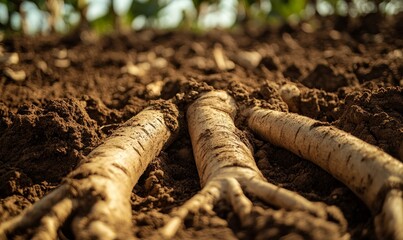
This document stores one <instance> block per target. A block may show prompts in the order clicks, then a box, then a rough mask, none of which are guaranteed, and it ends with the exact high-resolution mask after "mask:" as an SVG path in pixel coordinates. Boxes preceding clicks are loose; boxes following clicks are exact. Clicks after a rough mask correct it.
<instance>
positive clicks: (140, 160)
mask: <svg viewBox="0 0 403 240" xmlns="http://www.w3.org/2000/svg"><path fill="white" fill-rule="evenodd" d="M171 112H172V113H173V114H174V115H175V116H171V119H174V118H175V117H177V116H178V111H177V109H176V107H175V108H174V109H172V111H171ZM165 115H166V114H164V112H162V111H160V110H155V109H152V108H149V109H145V110H143V111H142V112H140V113H139V114H138V115H136V116H135V117H133V118H131V119H130V120H128V121H127V122H125V123H124V124H123V125H122V126H121V127H120V128H118V129H117V130H116V131H115V132H114V133H113V134H112V135H111V136H110V137H108V138H107V139H106V140H105V142H104V143H103V144H101V145H100V146H98V147H97V148H95V149H94V150H93V151H92V152H91V153H90V154H89V155H88V156H87V158H86V159H85V160H84V161H83V162H81V163H80V165H79V166H78V167H77V169H76V170H74V171H73V172H72V173H70V174H69V175H68V177H67V178H66V179H65V180H64V182H63V184H62V185H61V186H60V187H59V188H57V189H56V190H54V191H53V192H52V193H50V194H49V195H47V196H46V197H44V198H43V199H41V200H40V201H38V202H37V203H35V204H34V205H33V206H31V207H30V208H28V209H26V210H25V211H24V212H23V213H21V214H20V215H19V216H17V217H15V218H13V219H11V220H9V221H7V222H5V223H3V224H2V225H1V226H0V239H1V240H3V239H7V237H8V236H9V235H13V234H15V231H21V230H24V229H26V228H31V227H33V226H36V225H37V224H38V222H39V227H38V228H36V230H35V232H34V234H33V236H31V237H32V238H33V239H55V238H56V237H57V231H58V229H59V228H60V227H61V226H62V225H63V224H64V222H65V221H66V219H67V218H68V217H70V218H71V219H72V222H71V225H72V232H73V234H74V236H75V238H77V239H132V238H133V236H132V233H131V225H132V223H131V204H130V194H131V191H132V189H133V187H134V185H135V184H136V183H137V181H138V179H139V178H140V176H141V175H142V173H143V172H144V171H145V169H146V167H147V166H148V164H149V163H150V162H151V160H152V159H154V158H155V157H156V156H157V155H158V154H159V152H160V151H161V149H162V148H163V147H164V145H165V144H166V143H167V142H168V140H169V139H170V137H171V136H172V131H171V130H172V129H170V128H172V127H168V126H167V125H166V124H165V121H164V119H165V117H166V116H165ZM176 125H177V124H176Z"/></svg>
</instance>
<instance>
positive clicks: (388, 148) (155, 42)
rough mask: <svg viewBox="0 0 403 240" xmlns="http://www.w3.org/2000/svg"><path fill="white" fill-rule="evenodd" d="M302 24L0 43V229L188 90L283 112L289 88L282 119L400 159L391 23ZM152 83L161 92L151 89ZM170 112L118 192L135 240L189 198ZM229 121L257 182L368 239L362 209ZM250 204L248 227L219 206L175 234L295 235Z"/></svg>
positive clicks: (398, 28) (188, 170)
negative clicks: (326, 208) (128, 189)
mask: <svg viewBox="0 0 403 240" xmlns="http://www.w3.org/2000/svg"><path fill="white" fill-rule="evenodd" d="M312 23H313V24H312V25H307V24H301V25H300V26H299V27H292V26H285V27H282V28H280V29H275V30H274V29H269V28H261V27H252V26H245V27H243V28H239V29H234V30H211V31H209V32H207V33H205V34H196V33H190V32H186V31H175V32H172V31H156V30H143V31H140V32H135V33H130V34H115V35H109V36H104V37H100V38H94V37H90V36H89V35H88V34H87V35H84V34H82V36H81V40H80V38H79V37H78V36H77V35H68V36H47V37H36V38H26V37H13V38H12V39H7V40H4V41H3V42H2V43H1V47H2V52H3V53H2V54H5V53H13V52H16V53H18V56H19V62H18V63H17V64H12V65H9V64H6V63H5V62H1V63H0V69H1V72H0V223H1V222H3V221H5V220H7V219H9V218H11V217H12V216H15V215H17V214H18V213H20V212H21V211H22V210H23V209H24V208H26V207H28V206H30V205H31V204H32V203H34V202H35V201H38V200H39V199H40V198H42V197H43V196H44V195H45V194H46V193H48V192H49V191H51V190H52V189H54V188H56V187H57V186H58V185H59V183H60V181H61V180H62V178H63V177H64V176H66V175H67V174H68V173H69V172H70V171H71V170H72V169H74V168H75V166H76V165H77V163H78V162H79V161H80V160H81V159H83V158H84V156H85V155H86V154H88V153H89V152H90V151H91V150H92V149H93V148H94V147H96V146H97V145H98V144H100V143H102V140H103V139H104V138H105V137H106V136H107V135H108V134H110V133H111V132H112V131H113V130H114V129H115V128H116V127H118V126H119V124H120V123H122V122H124V121H125V120H127V119H128V118H130V117H131V116H133V115H135V114H136V113H138V112H139V111H141V109H143V108H144V107H146V106H147V105H149V104H150V102H152V101H153V100H156V99H160V98H161V99H170V98H172V97H174V96H175V95H177V94H178V93H179V94H180V93H182V92H183V91H185V92H184V93H185V94H187V95H191V94H192V92H191V91H190V90H189V85H188V84H187V83H188V82H189V81H195V82H204V83H205V84H207V85H210V86H212V87H214V88H216V89H226V90H229V91H231V92H238V94H237V96H238V97H240V94H239V92H242V91H243V92H245V91H246V93H247V94H250V95H251V96H253V97H255V98H259V99H262V100H265V101H266V102H267V104H268V105H270V106H272V107H274V108H277V109H280V110H283V111H288V107H287V105H286V104H285V103H284V102H283V101H282V100H281V97H280V95H279V92H278V90H279V87H280V86H282V85H283V84H285V83H293V84H296V86H297V87H298V89H299V90H300V92H301V95H300V96H299V97H298V98H297V99H295V106H294V107H293V108H292V109H289V110H290V111H294V112H297V113H299V114H302V115H306V116H309V117H312V118H315V119H318V120H321V121H326V122H329V123H331V124H333V125H335V126H337V127H338V128H340V129H343V130H345V131H347V132H350V133H351V134H353V135H355V136H357V137H359V138H361V139H363V140H364V141H366V142H368V143H371V144H373V145H376V146H378V147H380V148H382V149H383V150H384V151H385V152H387V153H389V154H391V155H392V156H394V157H395V158H397V159H399V160H400V161H403V115H402V114H403V35H402V34H403V30H402V26H403V25H402V23H403V15H399V16H396V17H394V18H391V19H385V18H379V16H377V15H370V16H368V17H366V18H363V19H354V20H351V19H348V18H341V17H339V18H328V19H320V20H318V19H315V20H313V22H312ZM312 26H315V27H312ZM217 47H222V49H223V52H224V55H225V56H226V57H228V59H230V60H232V61H233V62H235V67H234V68H233V69H229V70H227V71H223V70H220V69H219V68H218V67H217V65H216V63H215V60H214V57H213V49H214V48H217ZM242 51H248V52H257V53H259V55H260V56H261V57H262V59H261V60H260V61H259V62H258V64H257V66H251V65H248V64H245V63H243V62H242V61H240V60H239V59H238V58H237V57H236V56H237V54H239V53H240V52H242ZM7 68H9V69H12V70H13V71H19V70H23V71H24V72H25V73H26V78H25V79H23V80H19V79H18V78H15V77H13V76H10V74H7V73H6V72H7V71H8V70H6V69H7ZM155 85H160V86H163V87H162V90H161V91H155V90H154V89H155V88H153V86H155ZM238 88H239V89H238ZM180 108H181V111H182V120H181V122H182V127H181V130H180V132H179V134H178V137H177V138H176V140H175V141H173V142H172V143H171V144H170V145H169V146H168V147H167V148H166V149H165V150H164V151H163V152H162V153H161V154H160V155H159V157H157V158H156V159H155V160H154V161H153V162H152V164H151V165H150V166H149V167H148V169H147V171H146V172H145V173H144V174H143V176H142V178H141V179H140V180H139V183H138V184H137V185H136V187H135V188H134V189H133V192H132V196H131V200H132V212H133V234H134V235H135V236H136V237H139V238H146V237H149V236H151V234H153V233H154V232H155V230H156V229H157V228H158V227H161V226H162V225H163V224H164V221H166V220H167V214H168V213H169V212H170V211H171V210H172V209H173V208H174V207H177V206H180V205H181V204H183V203H184V202H185V201H186V200H188V199H189V198H190V197H191V196H193V195H194V194H195V193H197V191H199V190H200V185H199V178H198V175H197V170H196V166H195V163H194V159H193V154H192V148H191V143H190V139H189V136H188V132H187V129H186V128H187V126H186V121H185V119H184V118H183V115H184V112H185V110H186V104H183V105H182V106H180ZM237 124H238V127H239V128H241V129H242V130H243V131H245V133H246V135H247V136H249V138H250V140H251V142H252V143H253V147H254V153H255V159H256V162H257V165H258V167H259V168H260V170H261V171H262V172H263V174H264V176H265V177H266V178H267V179H268V181H270V182H272V183H274V184H276V185H278V186H282V187H285V188H287V189H290V190H293V191H296V192H298V193H299V194H301V195H303V196H305V197H306V198H308V199H310V200H313V201H323V202H325V203H327V204H330V205H336V206H338V207H339V208H340V209H341V210H342V211H343V213H344V215H345V217H346V219H347V221H348V231H349V233H350V234H351V235H352V236H353V237H354V238H355V239H372V238H374V235H375V234H374V227H373V218H372V217H371V213H370V212H369V210H368V209H367V208H366V207H365V206H364V204H363V203H362V202H361V201H360V200H359V199H358V198H357V197H355V196H354V195H353V193H352V192H351V191H350V190H349V189H347V188H346V187H345V186H344V185H343V184H341V183H340V182H338V181H337V180H335V179H334V178H333V177H332V176H330V175H329V174H327V173H326V172H324V171H323V170H321V169H320V168H318V167H316V166H315V165H313V164H311V163H310V162H308V161H306V160H304V159H301V158H299V157H297V156H296V155H294V154H292V153H290V152H288V151H286V150H284V149H281V148H278V147H276V146H273V145H272V144H270V143H268V142H264V141H262V140H261V139H259V138H258V137H257V136H254V135H253V134H252V133H251V132H249V131H248V129H247V128H246V127H245V124H244V123H243V122H242V121H241V119H237ZM146 182H147V184H146ZM250 197H251V199H252V200H253V201H254V203H255V204H256V205H258V206H261V207H262V208H263V209H269V210H267V211H266V213H265V214H266V215H267V216H266V217H265V218H262V221H261V222H260V224H257V226H255V227H253V229H244V228H242V227H241V226H240V224H239V219H237V217H236V215H235V214H234V213H233V212H232V210H231V209H230V207H228V206H227V205H226V204H225V203H221V204H219V205H218V206H217V207H216V209H215V213H214V214H212V213H201V214H198V215H195V216H191V217H189V218H188V220H187V221H186V222H185V226H184V228H182V229H181V230H180V231H179V233H178V234H177V238H178V239H189V238H194V239H253V238H257V239H270V238H273V239H278V238H279V237H281V236H287V237H291V238H292V239H300V237H304V235H303V234H300V233H299V232H298V231H296V230H295V228H293V226H290V225H287V221H286V220H284V221H279V220H278V219H282V218H279V217H278V216H283V215H284V218H283V219H286V218H288V217H291V218H299V217H301V215H300V213H293V212H287V211H284V210H282V209H276V208H274V207H273V206H269V205H267V204H264V203H262V202H260V201H259V200H258V199H255V198H253V196H250ZM270 216H277V217H270ZM301 218H303V217H301ZM276 219H277V220H276ZM67 232H68V231H67ZM67 235H68V233H67Z"/></svg>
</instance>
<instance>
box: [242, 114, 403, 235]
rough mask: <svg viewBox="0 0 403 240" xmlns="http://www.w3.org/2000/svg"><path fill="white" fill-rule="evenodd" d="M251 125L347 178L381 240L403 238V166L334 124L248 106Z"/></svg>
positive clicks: (266, 135) (278, 143) (330, 171)
mask: <svg viewBox="0 0 403 240" xmlns="http://www.w3.org/2000/svg"><path fill="white" fill-rule="evenodd" d="M244 114H245V116H247V119H248V120H247V121H248V127H249V128H250V129H251V130H252V131H253V132H254V133H256V134H258V135H260V136H261V137H262V138H263V139H264V140H267V141H270V142H271V143H272V144H275V145H277V146H280V147H283V148H285V149H287V150H289V151H291V152H293V153H295V154H296V155H299V156H300V157H303V158H304V159H307V160H310V161H311V162H313V163H314V164H316V165H318V166H319V167H321V168H322V169H324V170H325V171H327V172H328V173H330V174H331V175H332V176H333V177H335V178H336V179H338V180H340V181H341V182H343V183H344V184H345V185H346V186H347V187H349V188H350V189H351V190H352V191H353V192H354V193H355V194H356V195H357V196H358V197H359V198H361V200H362V201H363V202H364V203H365V204H366V205H367V206H368V208H369V209H370V210H371V211H372V213H373V215H374V216H375V231H376V233H377V235H378V237H379V238H381V239H399V240H400V239H403V194H402V191H403V164H402V163H401V162H400V161H399V160H397V159H395V158H393V157H392V156H390V155H388V154H387V153H385V152H383V151H382V150H381V149H379V148H377V147H375V146H372V145H370V144H368V143H366V142H364V141H362V140H361V139H358V138H356V137H354V136H353V135H351V134H349V133H346V132H343V131H341V130H339V129H337V128H335V127H333V126H331V125H329V124H326V123H322V122H319V121H316V120H314V119H311V118H308V117H305V116H301V115H297V114H293V113H285V112H279V111H274V110H270V109H264V108H262V107H258V106H255V107H252V108H246V110H245V112H244Z"/></svg>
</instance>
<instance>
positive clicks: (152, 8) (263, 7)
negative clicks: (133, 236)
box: [0, 0, 403, 33]
mask: <svg viewBox="0 0 403 240" xmlns="http://www.w3.org/2000/svg"><path fill="white" fill-rule="evenodd" d="M59 1H61V0H59ZM113 1H116V3H118V1H119V0H109V2H107V4H109V5H108V6H107V9H108V10H107V12H106V13H105V14H104V15H103V16H101V17H99V18H97V19H94V20H92V19H91V20H89V19H88V18H87V15H86V13H87V9H88V7H89V5H88V4H89V0H64V1H63V3H64V6H67V7H68V9H69V10H68V11H64V14H65V15H63V16H61V17H60V18H61V21H62V22H63V24H62V25H63V26H64V27H65V28H67V30H68V29H72V28H73V27H74V26H72V24H77V25H79V26H83V25H86V26H90V27H91V28H92V30H95V31H96V32H101V33H104V32H109V31H113V30H118V29H120V27H119V26H120V25H122V24H123V25H125V26H131V24H132V23H133V21H136V20H135V19H136V18H138V17H144V19H145V21H146V24H145V26H146V27H159V26H161V25H159V19H160V18H161V17H162V12H163V10H164V9H165V8H166V7H167V6H169V5H170V4H173V3H177V2H178V1H175V0H132V1H131V3H130V5H129V6H128V9H127V11H125V13H124V14H123V15H121V16H118V15H117V13H116V12H115V11H114V9H113ZM182 1H185V0H182ZM187 1H189V3H191V4H192V5H193V9H190V10H189V9H187V10H183V12H181V13H175V14H181V15H182V16H183V17H182V22H181V23H179V25H178V27H187V28H190V29H199V28H200V29H202V28H203V26H202V25H201V23H202V22H203V21H202V20H203V19H204V18H205V17H206V16H208V15H209V14H211V13H212V12H214V11H219V10H220V7H222V6H223V5H224V4H223V3H224V2H225V1H226V0H187ZM23 2H31V3H34V4H35V5H36V6H37V8H38V9H39V10H40V11H42V12H41V13H42V14H41V15H43V16H42V17H43V18H46V17H47V16H49V14H51V13H52V12H51V11H49V10H48V9H47V7H48V6H47V5H49V4H47V0H13V1H11V0H0V3H3V4H4V5H3V6H6V7H7V12H8V16H9V19H8V22H7V23H5V24H4V23H3V24H1V23H0V27H1V29H0V31H4V32H7V33H8V32H10V31H11V30H12V28H11V24H10V16H11V15H13V14H16V13H20V11H21V9H20V6H21V4H22V3H23ZM398 2H399V1H398V0H238V1H236V3H237V6H234V8H233V11H237V12H236V16H237V19H236V20H237V21H236V23H241V22H244V21H255V22H260V23H264V24H270V23H274V22H284V21H290V20H292V21H298V20H299V19H301V17H302V16H304V13H305V10H306V9H307V5H308V4H309V5H310V6H314V7H315V6H316V7H317V6H318V4H321V3H326V4H327V5H328V6H330V7H331V8H332V9H333V11H331V12H330V14H332V13H333V14H350V15H352V16H354V15H355V16H359V15H362V14H366V13H368V11H367V12H365V9H368V6H369V5H371V6H372V8H373V10H372V11H377V10H378V11H381V12H382V11H383V13H386V10H384V9H386V8H387V7H388V8H391V4H392V3H394V4H396V3H398ZM226 3H228V2H226ZM91 4H105V1H99V2H98V1H95V0H94V1H91ZM365 4H366V6H367V8H364V7H363V6H364V5H365ZM340 6H342V8H340ZM399 6H400V8H399ZM399 6H398V7H397V9H400V10H398V11H402V10H403V4H400V5H399ZM346 7H347V8H348V9H347V10H346V9H345V8H346ZM66 9H67V8H66ZM340 9H342V10H343V12H341V11H339V10H340ZM362 9H364V10H362ZM46 12H47V13H48V14H46ZM194 13H196V14H194ZM352 13H353V14H352ZM395 13H396V11H395ZM19 15H20V16H23V15H22V14H19ZM72 15H75V19H78V17H77V16H80V22H78V23H77V20H76V21H70V20H69V19H71V18H70V16H72ZM42 22H47V20H46V19H43V20H42ZM83 22H84V23H85V24H82V23H83ZM67 30H66V29H65V30H60V31H64V32H65V31H67Z"/></svg>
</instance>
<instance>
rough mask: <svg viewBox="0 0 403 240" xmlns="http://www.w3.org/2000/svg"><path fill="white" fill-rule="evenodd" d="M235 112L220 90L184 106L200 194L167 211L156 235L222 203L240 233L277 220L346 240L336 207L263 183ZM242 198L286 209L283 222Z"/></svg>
mask: <svg viewBox="0 0 403 240" xmlns="http://www.w3.org/2000/svg"><path fill="white" fill-rule="evenodd" d="M237 109H238V107H237V105H236V103H235V101H234V100H233V99H232V97H231V96H229V95H228V94H227V93H226V92H224V91H212V92H209V93H205V94H203V95H202V96H200V97H199V98H198V99H197V100H196V101H195V102H194V103H192V105H190V106H189V108H188V111H187V120H188V128H189V134H190V138H191V141H192V146H193V152H194V157H195V161H196V166H197V169H198V172H199V176H200V181H201V185H202V190H201V191H200V192H199V193H198V194H196V195H195V196H194V197H192V198H191V199H190V200H188V201H187V202H186V203H185V204H184V205H182V206H180V207H179V208H177V209H176V210H174V211H173V212H172V213H171V216H172V217H171V219H170V220H169V221H168V222H167V223H166V225H165V226H164V227H163V228H161V229H160V231H159V234H160V235H161V236H162V237H163V238H164V239H169V238H172V237H173V236H175V234H176V232H177V231H178V230H179V228H180V227H181V226H182V223H183V222H184V220H185V218H186V217H187V215H188V214H189V213H197V212H201V210H202V209H203V208H207V209H213V208H214V206H215V205H216V204H217V203H218V202H221V201H223V202H225V203H226V204H229V205H231V207H232V209H233V211H234V212H235V213H236V215H237V216H238V218H239V220H240V224H241V226H242V228H243V229H253V228H256V226H261V224H260V225H259V224H258V222H262V221H265V222H270V221H269V219H279V220H278V221H275V222H276V223H280V225H282V226H280V227H284V226H286V227H288V229H289V231H293V232H298V233H301V235H302V236H306V237H309V238H311V239H340V238H342V237H343V236H347V237H348V235H346V234H345V232H346V225H347V224H346V220H345V219H344V217H343V215H342V213H341V212H340V210H339V209H338V208H336V207H330V206H326V205H325V204H323V203H315V202H311V201H309V200H307V199H305V198H304V197H302V196H300V195H298V194H297V193H295V192H292V191H289V190H286V189H283V188H280V187H277V186H275V185H273V184H271V183H268V182H267V181H266V179H265V178H264V177H263V175H262V174H261V172H260V171H259V169H258V168H257V166H256V163H255V161H254V158H253V153H252V150H251V148H250V147H249V145H248V144H247V143H246V140H245V137H243V135H242V133H241V132H240V131H239V130H238V129H237V128H236V126H235V124H234V117H235V115H236V112H237ZM245 194H249V195H252V196H256V197H258V198H259V199H261V200H263V201H264V202H266V203H267V204H269V205H270V206H274V207H278V208H280V210H278V211H286V212H287V213H285V214H283V215H284V216H285V215H286V216H287V218H286V220H284V219H282V220H281V217H279V216H278V214H276V213H275V212H276V211H273V210H271V209H267V210H262V209H260V208H259V207H256V206H254V204H253V203H252V202H251V200H250V199H249V198H248V197H247V196H246V195H245ZM280 215H281V214H280ZM294 215H295V216H294ZM293 216H294V217H293ZM301 216H306V217H301ZM264 219H266V220H264ZM268 227H270V226H268ZM260 230H261V229H260ZM255 232H256V231H255ZM275 237H279V236H275Z"/></svg>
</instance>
